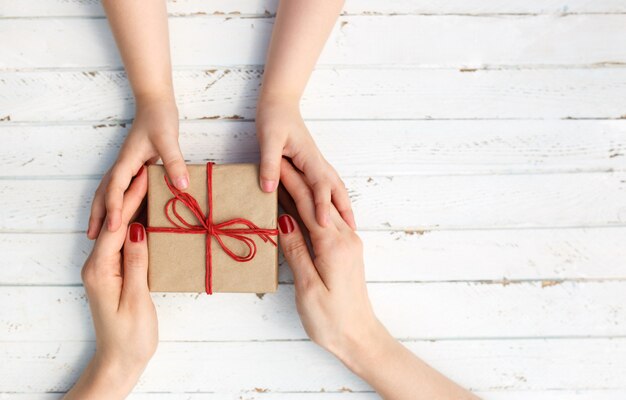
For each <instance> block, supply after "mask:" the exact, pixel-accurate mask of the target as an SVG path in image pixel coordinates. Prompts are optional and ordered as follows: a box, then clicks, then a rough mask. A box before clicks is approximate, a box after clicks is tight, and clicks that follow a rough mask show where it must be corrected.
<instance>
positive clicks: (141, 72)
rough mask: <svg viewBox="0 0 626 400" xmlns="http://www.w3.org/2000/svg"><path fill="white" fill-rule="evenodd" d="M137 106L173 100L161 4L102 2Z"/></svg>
mask: <svg viewBox="0 0 626 400" xmlns="http://www.w3.org/2000/svg"><path fill="white" fill-rule="evenodd" d="M102 5H103V6H104V10H105V11H106V14H107V18H108V19H109V25H110V26H111V30H112V32H113V36H114V37H115V41H116V43H117V46H118V48H119V51H120V55H121V56H122V61H123V62H124V66H125V67H126V73H127V74H128V80H129V81H130V84H131V87H132V89H133V93H134V95H135V98H136V99H137V101H138V102H141V101H143V100H152V99H155V98H157V99H161V98H167V99H168V100H170V99H171V98H172V97H173V93H174V92H173V84H172V66H171V61H170V48H169V32H168V26H167V8H166V4H165V0H103V1H102Z"/></svg>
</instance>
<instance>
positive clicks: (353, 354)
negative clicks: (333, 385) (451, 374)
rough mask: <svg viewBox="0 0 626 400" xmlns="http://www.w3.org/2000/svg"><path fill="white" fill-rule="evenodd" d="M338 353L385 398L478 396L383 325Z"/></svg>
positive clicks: (456, 399) (431, 399) (419, 399)
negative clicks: (434, 367) (395, 337)
mask: <svg viewBox="0 0 626 400" xmlns="http://www.w3.org/2000/svg"><path fill="white" fill-rule="evenodd" d="M338 356H339V358H340V359H341V360H342V361H343V362H344V363H345V364H346V366H347V367H348V368H349V369H351V370H352V371H353V372H354V373H355V374H357V375H359V376H360V377H361V378H362V379H363V380H365V381H366V382H368V383H369V384H370V385H371V386H372V387H373V388H374V390H376V392H377V393H379V394H380V395H381V396H382V397H383V398H384V399H390V400H404V399H411V400H438V399H442V400H443V399H450V400H452V399H453V400H466V399H467V400H469V399H477V397H476V396H474V395H473V394H471V393H470V392H468V391H466V390H464V389H463V388H461V387H460V386H458V385H457V384H455V383H454V382H452V381H451V380H449V379H448V378H446V377H445V376H443V375H442V374H440V373H439V372H437V371H436V370H435V369H433V368H432V367H430V366H429V365H428V364H426V363H425V362H423V361H422V360H420V359H419V358H417V357H416V356H415V355H414V354H413V353H411V352H410V351H409V350H408V349H407V348H406V347H404V346H403V345H402V344H400V343H399V342H398V341H397V340H395V339H394V338H393V337H392V336H391V335H390V334H389V333H388V332H387V330H386V329H385V328H384V327H383V326H382V325H379V326H378V327H377V328H376V329H373V330H372V332H371V333H370V334H368V337H367V339H364V340H362V341H361V340H360V341H359V342H358V343H352V344H351V345H350V346H349V347H348V348H347V349H344V351H343V352H341V353H340V354H338Z"/></svg>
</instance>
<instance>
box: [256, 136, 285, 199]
mask: <svg viewBox="0 0 626 400" xmlns="http://www.w3.org/2000/svg"><path fill="white" fill-rule="evenodd" d="M259 147H260V148H261V166H260V170H259V179H260V183H261V189H262V190H263V191H264V192H268V193H270V192H273V191H274V190H276V188H277V187H278V181H279V179H280V166H281V160H282V157H283V143H282V142H280V141H277V140H275V139H273V138H272V137H271V136H270V135H264V136H263V138H262V139H260V141H259Z"/></svg>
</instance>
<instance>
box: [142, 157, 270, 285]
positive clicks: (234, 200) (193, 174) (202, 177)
mask: <svg viewBox="0 0 626 400" xmlns="http://www.w3.org/2000/svg"><path fill="white" fill-rule="evenodd" d="M188 170H189V179H190V185H189V188H188V189H187V190H186V191H185V193H188V194H189V195H191V196H193V197H194V198H195V199H196V200H197V202H198V205H199V207H200V209H201V210H202V215H203V216H205V218H206V216H207V208H208V204H207V193H208V190H207V165H188ZM164 176H165V169H164V168H163V166H161V165H151V166H149V167H148V252H149V258H150V266H149V269H148V284H149V286H150V291H152V292H204V291H208V290H207V289H208V288H207V287H206V285H205V277H206V274H207V256H206V246H207V235H206V234H205V233H189V232H184V233H172V232H154V231H151V229H153V228H175V225H173V224H172V222H170V221H169V220H168V219H167V216H166V214H165V206H166V204H167V202H168V201H169V200H170V199H171V198H173V197H174V194H173V193H172V192H171V191H170V188H168V186H167V184H166V182H165V179H164ZM258 176H259V167H258V165H255V164H223V165H216V164H214V165H213V166H212V197H213V202H212V205H213V206H212V212H213V223H214V224H219V223H222V222H226V221H229V220H232V219H236V218H245V219H247V220H249V221H251V222H252V223H254V224H255V225H256V226H257V227H259V228H265V229H272V230H275V229H276V220H277V211H278V204H277V203H278V202H277V195H276V192H274V193H264V192H263V191H262V190H261V188H260V187H259V179H258ZM169 209H170V211H169V215H170V218H172V220H173V221H175V222H176V223H177V224H178V225H181V226H183V224H182V223H181V222H179V220H178V219H177V218H176V217H175V216H174V213H173V212H172V209H171V207H169ZM176 211H177V212H178V214H179V215H181V216H182V217H183V218H184V220H185V221H187V223H189V224H191V225H200V222H199V221H198V220H197V218H196V217H195V216H194V214H193V213H192V212H191V211H190V210H189V209H188V208H187V207H186V206H185V205H184V204H183V203H181V202H176ZM229 228H231V229H238V228H247V227H246V226H245V225H242V224H237V225H232V226H229V227H225V228H224V229H225V230H226V229H229ZM243 236H245V237H247V238H250V239H252V240H253V241H254V243H255V245H256V254H255V256H254V258H252V259H251V260H249V261H246V262H240V261H236V260H234V259H233V258H231V257H230V256H229V255H228V254H227V253H226V252H225V251H224V250H223V248H222V247H221V246H220V244H219V243H218V240H217V239H216V237H215V236H212V237H211V259H212V274H211V275H212V284H211V287H212V291H213V292H242V293H267V292H275V291H276V289H277V286H278V248H277V246H275V245H274V244H273V243H271V242H270V241H267V242H265V241H263V239H262V238H261V237H259V236H258V235H257V234H253V233H249V234H245V235H243ZM219 237H220V239H221V240H222V241H223V242H224V244H225V245H226V246H228V248H229V249H230V250H231V251H232V252H233V253H235V254H236V255H239V256H245V255H246V254H248V252H249V249H248V247H247V246H246V245H245V244H244V243H243V242H242V241H239V240H236V239H234V238H231V237H228V236H226V235H220V236H219ZM270 238H271V239H272V240H273V241H274V242H277V240H278V237H277V236H270Z"/></svg>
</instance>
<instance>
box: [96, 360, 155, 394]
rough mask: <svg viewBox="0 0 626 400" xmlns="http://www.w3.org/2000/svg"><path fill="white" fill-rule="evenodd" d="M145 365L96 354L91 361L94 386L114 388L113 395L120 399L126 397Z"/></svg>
mask: <svg viewBox="0 0 626 400" xmlns="http://www.w3.org/2000/svg"><path fill="white" fill-rule="evenodd" d="M145 367H146V365H145V364H141V363H139V362H132V363H131V362H122V361H119V360H114V359H107V358H105V357H101V356H99V354H97V353H96V355H95V356H94V359H93V371H92V376H93V383H94V386H102V387H105V388H109V390H112V389H111V388H115V389H114V390H115V393H116V394H118V395H120V396H121V397H122V398H123V397H125V396H126V395H128V393H130V392H131V391H132V390H133V388H134V387H135V385H136V384H137V381H138V380H139V377H140V376H141V373H142V372H143V370H144V369H145Z"/></svg>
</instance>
